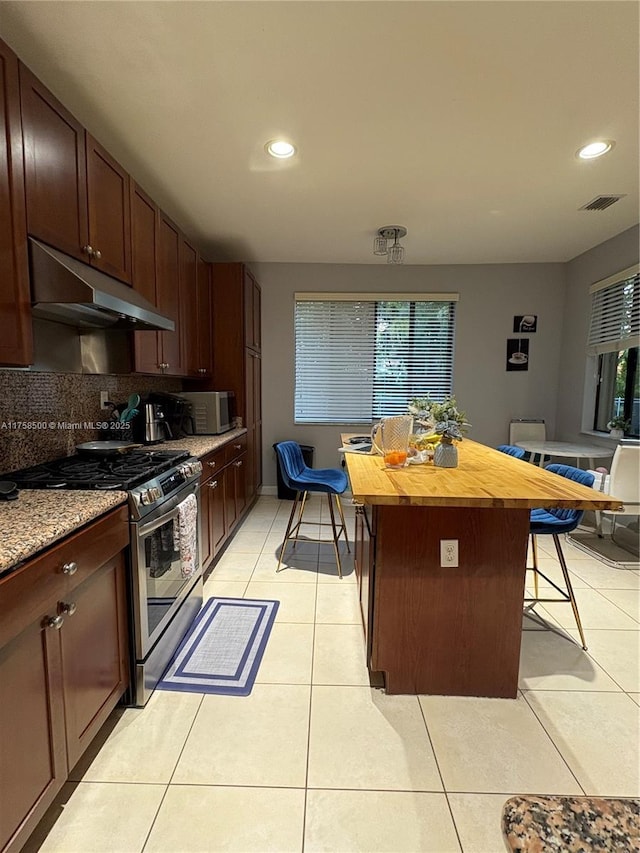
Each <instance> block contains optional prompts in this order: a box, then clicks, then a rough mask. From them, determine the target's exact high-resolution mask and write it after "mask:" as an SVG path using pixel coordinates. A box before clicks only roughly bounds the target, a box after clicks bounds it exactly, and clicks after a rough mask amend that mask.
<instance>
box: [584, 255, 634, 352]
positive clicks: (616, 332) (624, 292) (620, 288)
mask: <svg viewBox="0 0 640 853" xmlns="http://www.w3.org/2000/svg"><path fill="white" fill-rule="evenodd" d="M638 345H640V275H639V273H638V267H633V268H631V269H629V270H623V272H621V273H618V274H617V275H616V276H611V277H610V278H608V279H606V280H605V281H603V282H597V283H596V284H594V285H593V286H592V287H591V323H590V325H589V339H588V343H587V351H588V353H589V354H590V355H599V354H600V353H605V352H617V351H620V350H624V349H629V348H631V347H637V346H638Z"/></svg>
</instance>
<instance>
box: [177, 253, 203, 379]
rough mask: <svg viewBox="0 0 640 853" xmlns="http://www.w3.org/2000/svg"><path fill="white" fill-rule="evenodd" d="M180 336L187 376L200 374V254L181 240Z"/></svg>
mask: <svg viewBox="0 0 640 853" xmlns="http://www.w3.org/2000/svg"><path fill="white" fill-rule="evenodd" d="M180 312H181V317H180V320H181V327H180V334H181V340H182V344H183V365H184V369H185V373H186V375H187V376H194V377H196V376H200V375H201V374H200V373H198V324H199V318H198V253H197V252H196V250H195V249H194V248H193V246H191V245H190V244H189V243H188V242H187V241H186V240H185V239H184V238H182V237H181V238H180Z"/></svg>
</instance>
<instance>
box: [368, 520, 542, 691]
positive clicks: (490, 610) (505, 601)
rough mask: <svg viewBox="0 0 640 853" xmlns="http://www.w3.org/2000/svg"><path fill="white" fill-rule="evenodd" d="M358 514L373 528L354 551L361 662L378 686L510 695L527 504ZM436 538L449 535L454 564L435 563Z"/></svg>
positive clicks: (518, 636) (516, 649) (516, 646)
mask: <svg viewBox="0 0 640 853" xmlns="http://www.w3.org/2000/svg"><path fill="white" fill-rule="evenodd" d="M371 509H372V510H373V512H371ZM363 512H364V508H363ZM367 515H370V516H371V517H370V525H369V527H370V530H371V534H372V535H371V538H370V540H369V542H368V547H365V548H364V549H363V548H359V549H358V552H357V554H356V558H357V561H358V562H359V563H360V562H361V560H362V555H363V553H364V554H366V555H367V557H368V560H369V565H368V566H367V567H366V569H365V576H366V578H367V583H366V585H365V586H366V591H367V592H368V595H367V598H369V597H371V600H369V601H364V600H362V598H361V604H362V606H363V608H367V609H368V611H369V612H368V613H367V617H366V618H365V624H368V627H369V634H370V636H369V637H368V642H367V647H368V653H369V664H370V668H371V669H372V670H379V671H382V672H383V673H384V676H385V687H386V691H387V693H412V694H416V693H425V694H439V695H447V696H493V697H502V698H511V699H513V698H515V697H516V694H517V690H518V667H519V661H520V640H521V632H522V608H523V599H524V583H525V566H526V553H527V536H528V532H529V511H528V510H521V509H507V510H501V509H484V508H483V509H474V508H469V507H465V508H449V507H428V506H376V507H372V508H369V507H367ZM364 521H365V520H364V519H361V521H360V526H365V527H366V525H364ZM441 539H457V540H458V550H459V566H458V568H442V567H441V566H440V540H441ZM358 557H360V560H358ZM358 571H359V573H361V571H362V567H361V565H358Z"/></svg>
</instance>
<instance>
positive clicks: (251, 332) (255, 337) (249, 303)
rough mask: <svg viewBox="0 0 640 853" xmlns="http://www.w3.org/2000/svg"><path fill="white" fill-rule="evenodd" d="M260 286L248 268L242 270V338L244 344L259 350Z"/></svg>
mask: <svg viewBox="0 0 640 853" xmlns="http://www.w3.org/2000/svg"><path fill="white" fill-rule="evenodd" d="M260 296H261V294H260V286H259V285H258V282H257V281H256V280H255V278H254V277H253V276H252V275H251V273H250V272H249V270H248V269H245V270H244V339H245V346H247V347H250V348H251V349H254V350H256V351H257V352H260V347H261V327H260V310H261V305H260Z"/></svg>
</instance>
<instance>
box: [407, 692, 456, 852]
mask: <svg viewBox="0 0 640 853" xmlns="http://www.w3.org/2000/svg"><path fill="white" fill-rule="evenodd" d="M416 701H417V702H418V708H419V709H420V714H421V716H422V721H423V723H424V728H425V732H426V733H427V740H428V741H429V746H430V747H431V753H432V755H433V760H434V762H435V765H436V769H437V771H438V777H439V779H440V784H441V785H442V792H443V793H444V796H445V799H446V801H447V808H448V809H449V814H450V815H451V822H452V823H453V829H454V832H455V834H456V838H457V839H458V844H459V845H460V850H461V851H462V853H464V847H463V844H462V839H461V838H460V833H459V831H458V824H457V823H456V819H455V816H454V814H453V809H452V808H451V803H450V801H449V794H448V792H447V787H446V785H445V784H444V776H443V775H442V770H441V769H440V762H439V761H438V756H437V753H436V748H435V746H434V743H433V739H432V738H431V732H430V731H429V724H428V723H427V717H426V714H425V710H424V708H423V706H422V702H421V701H420V696H419V695H418V696H416Z"/></svg>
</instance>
